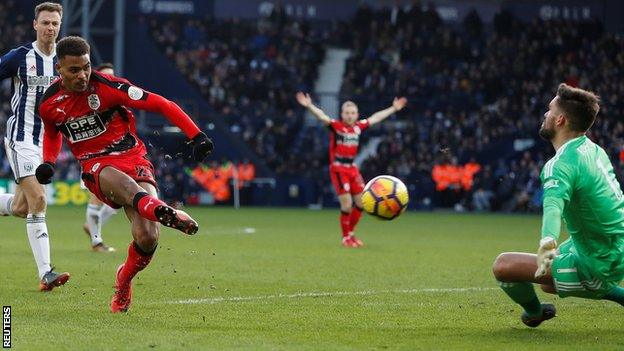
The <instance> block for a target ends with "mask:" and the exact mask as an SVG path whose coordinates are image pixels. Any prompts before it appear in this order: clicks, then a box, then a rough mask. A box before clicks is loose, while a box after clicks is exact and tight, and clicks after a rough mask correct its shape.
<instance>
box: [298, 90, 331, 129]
mask: <svg viewBox="0 0 624 351" xmlns="http://www.w3.org/2000/svg"><path fill="white" fill-rule="evenodd" d="M296 97H297V102H298V103H299V104H300V105H301V106H303V107H305V108H307V109H308V111H310V112H312V114H313V115H314V117H316V118H317V119H318V120H319V121H321V122H323V124H325V125H329V123H330V122H331V118H330V117H329V116H328V115H326V114H325V112H323V110H321V109H320V108H318V107H316V106H315V105H314V104H313V103H312V98H310V94H305V93H303V92H301V91H300V92H298V93H297V95H296Z"/></svg>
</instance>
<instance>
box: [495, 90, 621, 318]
mask: <svg viewBox="0 0 624 351" xmlns="http://www.w3.org/2000/svg"><path fill="white" fill-rule="evenodd" d="M599 103H600V99H599V98H598V96H596V95H594V94H593V93H591V92H589V91H585V90H582V89H577V88H572V87H570V86H568V85H566V84H561V85H559V89H558V90H557V96H555V98H554V99H552V101H551V102H550V104H549V106H548V107H549V110H548V112H546V114H544V121H543V122H542V126H541V128H540V131H539V135H540V136H541V137H542V138H544V139H546V140H548V141H550V142H551V143H552V145H553V147H554V148H555V150H556V153H555V155H554V156H553V157H552V158H551V159H550V160H549V161H548V162H547V163H546V164H545V165H544V168H543V169H542V173H541V179H542V185H543V188H544V202H543V207H544V215H543V219H542V239H541V241H540V243H539V248H538V251H537V255H535V254H528V253H519V252H506V253H502V254H500V255H499V256H498V257H497V258H496V261H495V262H494V266H493V272H494V276H495V277H496V279H497V280H498V281H499V283H500V286H501V288H502V289H503V291H504V292H505V293H506V294H507V295H509V297H510V298H511V299H512V300H513V301H514V302H516V303H518V304H519V305H520V306H522V307H523V308H524V312H523V313H522V317H521V319H522V322H523V323H524V324H526V325H527V326H529V327H537V326H538V325H540V324H541V323H542V322H543V321H545V320H547V319H550V318H553V317H554V316H555V314H556V310H555V306H553V305H552V304H542V303H540V301H539V300H538V298H537V295H536V294H535V290H534V288H533V284H532V283H537V284H540V285H541V288H542V290H544V291H545V292H547V293H552V294H558V295H559V296H560V297H568V296H575V297H581V298H586V299H596V300H611V301H615V302H617V303H619V304H621V305H623V306H624V288H622V287H620V286H619V284H620V282H621V281H622V279H623V278H624V195H623V194H622V190H621V188H620V184H619V183H618V181H617V180H616V178H615V174H614V173H613V166H612V165H611V161H610V160H609V157H608V156H607V153H606V152H605V151H604V150H603V149H602V148H601V147H600V146H598V145H596V144H595V143H594V142H592V141H591V140H589V139H588V138H587V136H585V133H586V132H587V130H588V129H589V128H590V127H591V125H592V124H593V123H594V120H595V119H596V115H597V114H598V110H599V109H600V106H599ZM562 217H563V220H564V222H565V224H566V227H567V230H568V233H569V234H570V238H569V239H568V240H566V241H564V242H563V243H561V245H559V247H557V240H558V239H559V234H560V230H561V218H562Z"/></svg>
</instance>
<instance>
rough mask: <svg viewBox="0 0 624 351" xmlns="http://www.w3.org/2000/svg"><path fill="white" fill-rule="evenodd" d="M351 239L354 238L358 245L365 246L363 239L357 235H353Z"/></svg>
mask: <svg viewBox="0 0 624 351" xmlns="http://www.w3.org/2000/svg"><path fill="white" fill-rule="evenodd" d="M351 240H353V242H354V243H355V244H356V245H357V247H362V246H364V243H363V242H362V240H360V239H358V238H357V237H356V236H355V235H351Z"/></svg>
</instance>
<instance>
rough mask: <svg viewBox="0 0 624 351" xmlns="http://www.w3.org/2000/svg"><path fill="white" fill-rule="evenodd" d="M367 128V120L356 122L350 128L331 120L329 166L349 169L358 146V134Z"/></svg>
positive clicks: (340, 122)
mask: <svg viewBox="0 0 624 351" xmlns="http://www.w3.org/2000/svg"><path fill="white" fill-rule="evenodd" d="M369 126H370V125H369V123H368V120H367V119H361V120H358V121H356V122H355V123H354V124H353V125H352V126H348V125H346V124H345V123H343V122H342V121H339V120H335V119H332V120H331V122H330V123H329V130H330V132H331V133H330V136H329V163H330V166H338V167H340V166H346V167H351V166H352V165H353V161H354V160H355V156H356V155H357V152H358V146H359V144H360V134H362V132H363V131H365V130H366V129H368V127H369Z"/></svg>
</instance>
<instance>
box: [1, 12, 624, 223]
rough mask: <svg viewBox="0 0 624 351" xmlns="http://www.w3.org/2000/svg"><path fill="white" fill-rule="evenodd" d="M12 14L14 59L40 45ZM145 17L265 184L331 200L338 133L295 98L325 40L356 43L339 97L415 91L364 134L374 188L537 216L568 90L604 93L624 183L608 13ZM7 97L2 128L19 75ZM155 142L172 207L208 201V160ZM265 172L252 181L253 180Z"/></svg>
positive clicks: (623, 67) (5, 27)
mask: <svg viewBox="0 0 624 351" xmlns="http://www.w3.org/2000/svg"><path fill="white" fill-rule="evenodd" d="M12 6H14V2H11V1H9V2H3V3H1V4H0V23H1V24H2V25H0V33H1V35H0V52H3V53H5V52H7V51H8V50H9V49H10V48H12V47H14V46H15V43H16V42H29V41H31V40H34V39H33V38H32V30H31V21H30V18H24V17H23V16H21V15H20V16H10V13H12V11H11V7H12ZM144 20H145V21H146V23H147V25H148V26H149V29H150V35H151V39H152V40H153V41H154V43H155V45H156V46H157V47H158V49H159V50H160V51H161V52H162V53H163V54H164V55H166V57H167V58H168V59H169V60H171V62H172V63H173V64H174V66H175V67H176V69H177V70H178V71H179V73H180V74H182V75H183V76H184V77H185V78H186V79H187V80H188V82H190V83H191V84H192V86H193V87H194V88H195V89H197V90H198V91H199V92H200V94H201V96H202V97H203V98H204V99H205V100H206V101H207V102H208V103H209V105H210V108H211V109H212V110H211V111H210V113H209V114H210V116H211V118H213V119H215V120H219V121H220V122H221V123H224V124H225V125H226V126H227V129H228V132H229V133H231V134H232V135H233V137H234V138H236V139H238V140H241V141H243V142H244V143H245V144H246V145H247V146H248V147H249V149H250V150H251V151H252V152H253V153H254V154H255V156H257V160H258V162H259V163H262V165H263V167H265V168H266V169H268V170H269V171H268V174H264V175H263V176H266V177H295V176H296V177H303V178H305V179H308V180H309V182H308V184H309V186H310V187H312V188H314V189H315V194H316V195H315V197H316V198H318V199H319V202H320V203H325V201H324V200H323V199H325V198H328V199H333V194H332V189H331V186H330V183H329V177H328V174H327V163H328V161H327V160H328V155H327V147H328V134H327V130H325V129H324V128H322V126H320V125H318V124H310V123H306V117H305V114H304V112H305V111H304V110H303V109H302V108H300V107H299V106H298V105H297V104H296V101H295V99H294V94H295V92H297V91H299V90H302V91H307V92H312V91H313V89H314V82H315V80H316V79H317V77H318V67H319V65H320V64H321V63H322V62H323V60H324V57H325V53H326V50H327V48H328V47H340V48H346V49H349V50H351V55H350V57H349V58H348V60H347V65H346V70H345V73H344V76H343V77H342V84H341V88H340V101H345V100H353V101H354V102H356V103H357V104H358V106H359V110H360V115H361V118H365V117H367V116H368V115H370V114H372V113H373V112H375V111H377V110H379V109H383V108H385V107H387V106H389V105H390V104H391V102H392V99H393V98H394V97H395V96H405V97H407V98H408V100H409V105H408V108H407V109H405V110H404V111H402V112H401V113H399V114H397V115H396V116H393V117H391V118H390V119H389V120H387V121H385V122H383V123H381V124H380V125H378V126H375V127H374V128H372V129H371V130H370V131H368V132H367V133H365V134H364V136H363V138H362V139H361V143H360V145H361V147H362V145H366V144H367V143H369V142H370V141H371V140H373V139H375V143H374V146H375V147H374V150H372V152H370V153H369V155H368V156H367V157H366V158H365V159H364V160H363V162H362V164H361V167H360V168H361V171H362V174H363V175H364V178H365V179H370V178H372V177H374V176H376V175H378V174H392V175H395V176H397V177H399V178H401V179H403V180H404V181H405V182H406V184H408V186H409V188H410V193H411V195H412V198H413V199H414V201H413V206H415V207H417V208H423V209H425V208H433V207H449V208H453V209H455V210H457V211H469V210H474V211H506V212H527V211H539V209H540V207H541V186H540V179H539V174H540V170H541V167H542V166H543V165H544V163H545V161H547V160H548V159H549V158H550V157H551V156H552V155H553V154H554V151H553V150H552V148H551V147H550V145H549V144H548V143H546V142H544V141H541V140H539V138H538V137H537V130H538V129H539V126H540V124H541V121H542V116H543V114H544V113H545V112H546V110H547V106H548V102H549V101H550V99H552V97H553V96H554V93H555V91H556V88H557V86H558V84H559V83H561V82H566V83H567V84H570V85H573V86H580V87H583V88H587V89H590V90H593V91H595V92H596V93H597V94H598V95H600V96H601V97H602V109H601V112H600V113H599V116H598V120H597V122H596V124H595V125H594V127H593V128H592V130H591V132H590V133H589V136H590V138H591V139H593V140H594V141H596V142H597V143H599V144H600V145H602V146H603V147H604V148H605V149H606V150H607V152H608V154H609V155H610V156H611V158H612V161H613V162H614V166H615V167H616V173H617V176H618V178H619V179H622V169H623V168H622V163H623V162H624V152H622V146H623V140H622V135H623V132H624V122H623V121H622V119H621V118H620V117H621V116H622V115H623V113H624V103H623V102H622V101H621V100H620V99H618V97H620V96H622V95H623V94H624V50H622V48H623V47H624V37H622V35H621V34H617V33H611V32H608V31H606V30H605V29H604V28H603V24H602V23H601V22H600V21H597V20H586V21H582V22H580V23H579V22H574V23H573V22H571V21H568V20H561V19H559V20H548V21H544V20H534V21H532V22H530V23H526V22H521V21H520V20H519V19H516V18H514V16H513V15H512V14H511V13H509V12H506V11H501V12H499V13H497V14H496V15H495V17H494V20H493V22H492V24H491V25H486V24H484V22H483V21H482V19H481V18H480V17H479V14H478V13H477V12H476V11H472V12H470V13H468V15H466V16H465V18H463V20H462V21H460V22H459V23H455V24H449V23H446V22H444V21H442V19H441V18H440V17H439V14H438V13H437V12H436V10H435V8H434V7H433V6H432V5H424V4H422V3H420V2H418V1H414V2H413V3H410V4H409V5H404V6H399V5H394V6H389V7H386V8H372V7H369V6H368V5H366V4H365V3H363V4H362V5H360V7H359V8H358V10H357V11H356V13H355V15H354V16H353V17H352V18H345V19H344V20H342V21H331V22H323V23H315V22H313V21H305V20H301V19H300V18H299V19H296V20H295V19H293V18H291V17H289V16H288V15H287V14H286V13H285V11H284V10H283V8H281V7H280V6H279V5H276V6H275V7H273V10H272V13H271V14H270V16H267V17H266V18H262V19H259V20H242V19H228V20H222V19H221V20H217V19H214V18H211V17H206V18H200V19H198V18H186V17H183V16H171V17H169V18H163V17H157V16H154V17H150V16H147V17H145V18H144ZM149 89H151V90H154V91H158V87H149ZM0 95H1V100H0V101H1V102H2V106H1V107H2V108H1V109H0V131H1V132H2V133H4V128H5V123H6V119H7V118H8V116H10V96H11V91H10V82H9V81H8V80H5V81H3V82H2V86H1V89H0ZM332 117H334V118H339V116H332ZM143 135H144V137H145V138H146V140H147V142H146V144H148V146H149V150H150V158H151V160H152V161H153V163H154V164H155V165H157V167H156V168H157V177H158V180H159V182H160V187H161V192H162V195H163V196H164V198H165V199H167V200H168V201H171V202H186V203H191V204H192V203H198V202H199V201H196V200H194V199H196V198H197V197H198V196H199V195H198V194H199V193H200V192H201V191H202V190H207V189H208V187H207V186H206V184H203V183H202V180H201V179H198V177H197V176H194V174H195V175H197V174H200V173H201V174H203V173H202V172H201V171H196V172H195V173H194V171H195V170H198V168H197V165H195V164H191V163H190V162H188V160H187V159H186V158H184V157H179V156H178V155H171V154H168V153H167V151H166V150H165V148H163V147H159V146H158V145H159V144H161V140H160V139H159V136H158V134H157V133H155V132H154V131H143ZM217 147H219V145H217ZM0 154H2V155H1V156H2V157H0V177H5V178H10V177H11V173H10V172H11V171H10V168H9V166H8V162H7V161H6V157H4V150H2V151H0ZM59 164H60V167H59V168H60V170H59V172H60V174H61V177H63V178H65V179H68V180H77V179H79V172H80V171H79V168H78V164H77V163H76V162H74V161H72V160H71V156H70V155H69V154H68V153H67V152H64V153H63V154H62V155H61V157H60V159H59ZM242 164H249V162H248V161H246V160H242V159H241V160H225V159H224V160H216V161H215V162H213V163H211V164H209V165H206V166H203V168H202V169H203V170H205V171H206V172H208V170H212V171H211V172H212V173H211V174H213V176H214V174H218V173H219V172H221V173H222V174H226V175H229V178H228V180H227V181H228V182H230V179H232V177H233V173H232V167H234V168H236V169H239V168H238V167H239V165H242ZM181 170H184V171H181ZM215 172H216V173H215ZM236 174H237V175H236V177H237V176H238V172H236ZM254 177H255V172H254V176H253V177H251V178H247V179H245V180H244V181H243V183H245V186H248V187H251V184H252V180H253V179H254ZM233 187H234V186H233V185H230V188H233ZM212 194H213V195H216V194H215V193H214V192H212ZM228 201H229V200H228V199H225V200H224V201H220V202H224V203H227V202H228Z"/></svg>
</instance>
